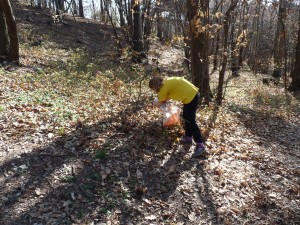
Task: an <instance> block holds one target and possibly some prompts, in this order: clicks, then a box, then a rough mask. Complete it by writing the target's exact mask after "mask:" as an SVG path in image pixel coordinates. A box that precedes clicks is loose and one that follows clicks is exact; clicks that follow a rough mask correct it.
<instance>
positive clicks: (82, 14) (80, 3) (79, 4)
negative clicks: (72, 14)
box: [78, 0, 84, 18]
mask: <svg viewBox="0 0 300 225" xmlns="http://www.w3.org/2000/svg"><path fill="white" fill-rule="evenodd" d="M78 7H79V16H80V17H82V18H84V11H83V1H82V0H79V1H78Z"/></svg>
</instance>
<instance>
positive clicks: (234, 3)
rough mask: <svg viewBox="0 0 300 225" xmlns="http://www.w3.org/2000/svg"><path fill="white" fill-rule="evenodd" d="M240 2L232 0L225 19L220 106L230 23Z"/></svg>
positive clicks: (220, 95) (220, 75)
mask: <svg viewBox="0 0 300 225" xmlns="http://www.w3.org/2000/svg"><path fill="white" fill-rule="evenodd" d="M238 1H239V0H232V1H231V4H230V6H229V8H228V9H227V11H226V13H225V18H224V22H223V23H224V24H223V26H224V39H223V49H224V52H223V58H222V64H221V70H220V72H219V84H218V93H217V99H216V100H217V103H218V105H221V104H222V100H223V85H224V77H225V71H226V66H227V55H228V54H227V53H228V43H227V42H228V34H229V21H230V19H231V13H232V11H233V10H234V9H235V7H236V6H237V3H238Z"/></svg>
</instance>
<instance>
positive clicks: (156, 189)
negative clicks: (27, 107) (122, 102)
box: [0, 103, 218, 225]
mask: <svg viewBox="0 0 300 225" xmlns="http://www.w3.org/2000/svg"><path fill="white" fill-rule="evenodd" d="M142 108H143V105H139V104H136V103H133V104H132V107H131V106H128V108H127V109H126V110H123V111H120V112H119V113H117V114H115V115H111V116H110V117H109V118H107V119H105V120H102V121H101V120H100V121H99V122H98V123H96V124H91V125H82V126H79V127H77V129H76V130H74V131H73V132H71V133H69V134H67V135H66V136H64V137H59V138H57V139H55V140H54V141H53V142H51V143H49V144H47V145H45V146H42V147H40V148H36V149H34V150H33V151H32V152H30V153H27V154H22V155H20V156H19V157H17V158H15V159H12V160H9V161H5V162H4V163H3V164H2V165H1V166H0V171H1V180H2V182H1V196H2V204H1V205H0V209H1V210H0V211H1V213H0V221H1V224H3V225H8V224H9V225H14V224H15V225H17V224H41V223H42V224H44V223H47V224H72V223H87V222H93V221H94V222H107V221H115V222H117V223H118V224H128V223H133V224H136V223H141V222H143V221H147V219H145V218H146V217H147V216H151V215H155V217H153V218H150V220H151V221H152V222H157V223H162V222H164V221H173V220H174V218H175V217H176V219H177V221H179V220H181V221H188V220H187V219H186V217H187V216H188V215H189V213H190V212H191V211H193V210H195V209H197V206H201V207H202V206H206V207H207V208H208V210H207V211H206V213H205V215H204V214H202V215H201V216H199V215H198V217H197V219H196V220H194V222H195V221H203V216H204V217H205V218H204V219H205V220H206V221H210V222H212V223H216V222H217V220H218V214H217V212H216V207H215V205H214V202H213V199H212V197H211V196H210V194H209V193H210V186H209V184H208V182H207V180H206V175H205V171H204V170H203V164H202V161H201V160H200V161H199V160H198V159H190V158H189V157H187V158H186V157H185V156H186V155H187V154H190V153H191V152H188V151H189V148H182V147H180V146H178V145H174V144H173V141H174V140H172V138H173V139H174V137H175V136H176V134H174V133H172V131H170V130H163V129H162V128H161V126H160V125H159V124H160V121H146V122H145V121H144V122H143V123H142V122H141V121H142V120H141V121H137V120H132V119H131V116H132V115H133V114H139V113H141V114H140V115H141V116H142V115H143V112H142V111H143V110H141V109H142ZM165 159H167V160H165ZM190 170H193V171H194V172H193V173H194V174H195V175H196V177H197V178H196V180H195V178H191V182H192V183H193V184H192V186H193V187H194V188H195V189H197V190H198V196H193V195H191V196H189V195H188V193H189V190H188V189H187V190H184V189H181V190H179V189H178V186H179V184H180V182H185V181H184V179H185V178H186V177H184V176H183V175H184V174H185V173H186V172H188V171H190ZM189 187H190V186H189V185H187V188H189ZM182 198H185V199H184V200H183V199H182ZM195 198H196V199H197V201H195ZM157 210H158V211H159V212H160V213H159V214H160V215H161V216H157V213H156V212H157ZM178 210H180V211H179V212H178ZM194 222H186V223H185V224H194Z"/></svg>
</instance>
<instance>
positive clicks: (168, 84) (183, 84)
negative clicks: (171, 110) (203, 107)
mask: <svg viewBox="0 0 300 225" xmlns="http://www.w3.org/2000/svg"><path fill="white" fill-rule="evenodd" d="M198 91H199V88H197V87H196V86H195V85H193V84H192V83H191V82H189V81H187V80H186V79H184V78H182V77H170V78H167V79H166V80H165V81H164V82H163V85H162V86H161V88H160V89H159V91H158V93H157V95H158V99H159V101H162V102H163V101H166V100H168V99H173V100H176V101H179V102H182V103H183V104H188V103H190V102H191V101H192V100H193V99H194V97H195V95H196V94H197V92H198Z"/></svg>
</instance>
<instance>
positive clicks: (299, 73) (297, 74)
mask: <svg viewBox="0 0 300 225" xmlns="http://www.w3.org/2000/svg"><path fill="white" fill-rule="evenodd" d="M298 26H299V28H298V40H297V46H296V54H295V62H294V68H293V70H292V72H291V78H292V82H291V84H290V86H289V90H291V91H296V90H297V91H298V90H300V11H299V16H298Z"/></svg>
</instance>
